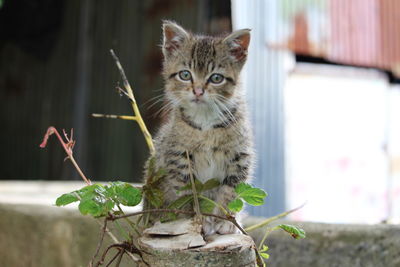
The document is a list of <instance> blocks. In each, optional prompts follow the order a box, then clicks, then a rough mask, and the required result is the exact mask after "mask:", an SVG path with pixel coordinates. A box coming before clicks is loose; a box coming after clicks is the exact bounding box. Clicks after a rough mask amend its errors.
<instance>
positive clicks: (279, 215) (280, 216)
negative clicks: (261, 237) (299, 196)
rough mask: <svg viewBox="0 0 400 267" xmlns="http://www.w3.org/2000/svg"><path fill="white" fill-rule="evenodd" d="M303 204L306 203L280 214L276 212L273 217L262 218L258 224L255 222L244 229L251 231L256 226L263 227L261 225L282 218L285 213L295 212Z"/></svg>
mask: <svg viewBox="0 0 400 267" xmlns="http://www.w3.org/2000/svg"><path fill="white" fill-rule="evenodd" d="M305 204H306V203H304V204H303V205H301V206H299V207H297V208H294V209H292V210H289V211H285V212H282V213H281V214H278V215H275V216H273V217H270V218H267V219H266V220H264V221H262V222H260V223H258V224H255V225H252V226H250V227H247V228H246V229H245V230H246V231H247V232H251V231H253V230H256V229H258V228H260V227H263V226H265V225H267V224H270V223H271V222H273V221H276V220H278V219H280V218H282V217H285V216H286V215H288V214H290V213H292V212H295V211H297V210H299V209H301V208H302V207H304V205H305Z"/></svg>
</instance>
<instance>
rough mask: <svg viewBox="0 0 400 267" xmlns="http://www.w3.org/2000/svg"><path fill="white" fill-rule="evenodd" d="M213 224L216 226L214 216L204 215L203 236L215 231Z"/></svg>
mask: <svg viewBox="0 0 400 267" xmlns="http://www.w3.org/2000/svg"><path fill="white" fill-rule="evenodd" d="M215 226H216V222H215V218H212V217H205V218H204V220H203V234H204V235H205V236H208V235H213V234H215V233H216V230H215Z"/></svg>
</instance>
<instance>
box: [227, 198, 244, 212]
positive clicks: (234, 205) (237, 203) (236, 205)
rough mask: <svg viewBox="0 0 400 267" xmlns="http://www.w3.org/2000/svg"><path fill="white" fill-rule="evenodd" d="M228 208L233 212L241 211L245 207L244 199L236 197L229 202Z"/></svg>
mask: <svg viewBox="0 0 400 267" xmlns="http://www.w3.org/2000/svg"><path fill="white" fill-rule="evenodd" d="M228 209H229V210H231V211H233V212H239V211H241V210H242V209H243V201H242V200H240V199H238V198H236V199H234V200H232V201H231V202H229V203H228Z"/></svg>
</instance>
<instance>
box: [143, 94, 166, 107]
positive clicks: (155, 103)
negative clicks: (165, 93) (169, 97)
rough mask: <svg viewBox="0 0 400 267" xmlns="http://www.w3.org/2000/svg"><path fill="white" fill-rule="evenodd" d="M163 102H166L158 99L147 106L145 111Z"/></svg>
mask: <svg viewBox="0 0 400 267" xmlns="http://www.w3.org/2000/svg"><path fill="white" fill-rule="evenodd" d="M164 101H166V100H165V98H163V97H159V98H158V99H156V100H155V101H154V102H153V103H152V104H151V105H149V106H148V107H147V108H146V109H147V110H149V109H151V108H152V107H154V106H155V105H157V104H158V103H160V102H164Z"/></svg>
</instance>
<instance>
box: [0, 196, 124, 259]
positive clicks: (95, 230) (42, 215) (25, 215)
mask: <svg viewBox="0 0 400 267" xmlns="http://www.w3.org/2000/svg"><path fill="white" fill-rule="evenodd" d="M100 227H101V226H100V225H99V224H98V223H97V222H96V220H95V219H92V218H90V217H88V216H82V215H80V214H79V212H77V211H72V210H70V209H65V208H58V207H51V206H40V205H21V204H4V203H0V266H5V267H27V266H29V267H53V266H56V267H79V266H87V265H88V263H89V261H90V259H91V257H92V256H93V254H94V252H95V250H96V245H97V242H98V241H99V238H100ZM105 239H106V244H107V243H108V244H110V240H109V238H108V237H106V238H105ZM121 266H128V265H127V264H125V265H121ZM129 266H132V265H129Z"/></svg>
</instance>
